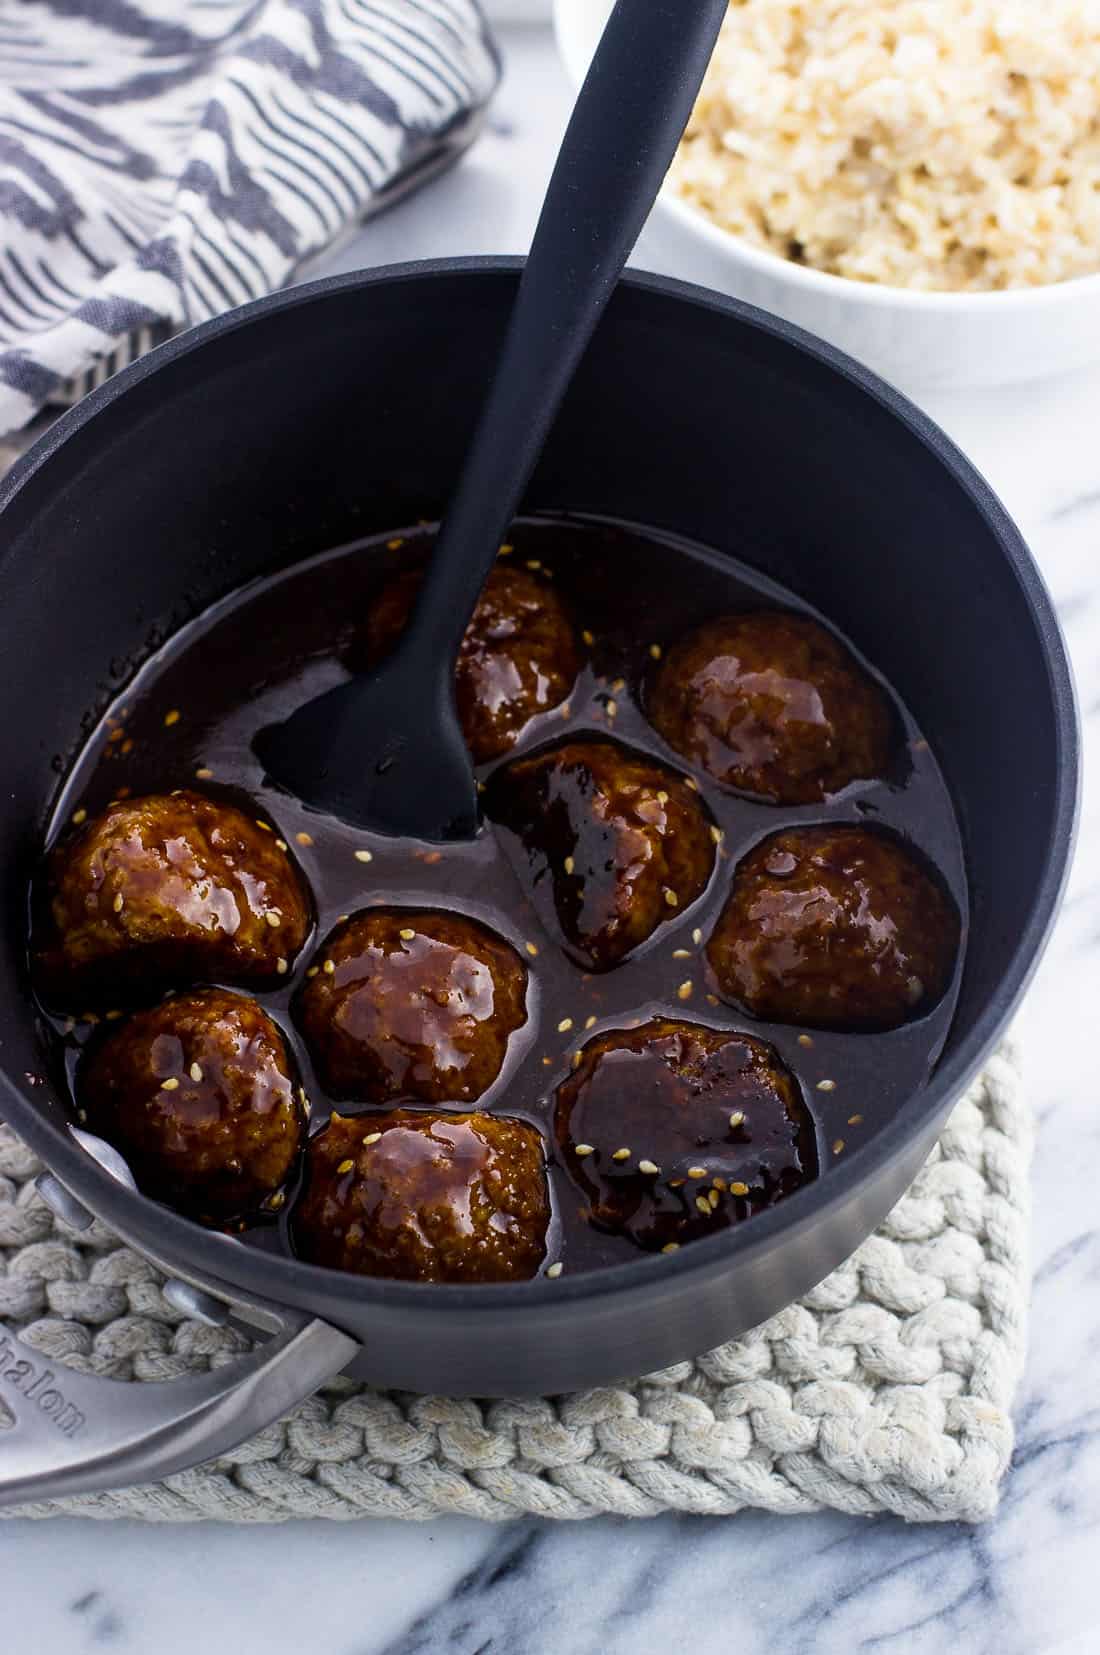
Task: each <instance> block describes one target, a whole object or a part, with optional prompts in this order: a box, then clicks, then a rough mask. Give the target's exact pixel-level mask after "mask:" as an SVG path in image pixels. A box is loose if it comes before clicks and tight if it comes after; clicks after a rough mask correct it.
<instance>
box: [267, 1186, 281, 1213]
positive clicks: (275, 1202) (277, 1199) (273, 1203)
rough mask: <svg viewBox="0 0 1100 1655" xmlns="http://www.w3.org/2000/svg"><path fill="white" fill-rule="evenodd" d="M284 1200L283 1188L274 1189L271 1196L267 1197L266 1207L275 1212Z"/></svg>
mask: <svg viewBox="0 0 1100 1655" xmlns="http://www.w3.org/2000/svg"><path fill="white" fill-rule="evenodd" d="M285 1200H286V1193H285V1191H284V1190H276V1191H275V1194H274V1195H273V1196H271V1198H270V1199H269V1201H268V1203H267V1204H268V1207H269V1208H270V1210H271V1211H272V1212H273V1213H277V1212H278V1211H279V1208H280V1207H281V1206H282V1204H283V1202H284V1201H285Z"/></svg>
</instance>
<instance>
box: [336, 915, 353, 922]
mask: <svg viewBox="0 0 1100 1655" xmlns="http://www.w3.org/2000/svg"><path fill="white" fill-rule="evenodd" d="M349 917H350V916H349V915H348V914H337V916H336V923H337V925H343V923H344V921H345V920H346V919H348V918H349Z"/></svg>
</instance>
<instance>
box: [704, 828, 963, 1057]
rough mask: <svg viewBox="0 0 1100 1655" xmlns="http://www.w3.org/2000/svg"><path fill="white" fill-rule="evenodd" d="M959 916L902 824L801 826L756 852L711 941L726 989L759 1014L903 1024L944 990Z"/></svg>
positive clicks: (814, 1021)
mask: <svg viewBox="0 0 1100 1655" xmlns="http://www.w3.org/2000/svg"><path fill="white" fill-rule="evenodd" d="M958 947H959V916H958V913H957V911H956V909H955V907H954V904H953V903H952V901H951V898H950V897H949V896H948V894H947V892H946V891H945V890H944V888H943V886H942V884H941V882H940V880H939V877H938V875H937V874H936V873H935V872H934V871H933V870H932V869H931V868H930V867H929V866H928V865H927V864H926V863H925V862H924V861H923V859H920V860H918V858H917V856H916V855H914V854H913V852H911V851H910V850H908V849H907V848H906V847H905V845H904V844H903V843H902V841H901V840H900V839H897V838H895V837H894V836H893V835H892V834H889V833H886V832H883V831H876V830H872V829H865V828H860V827H852V826H837V827H808V828H789V829H787V830H786V831H784V832H782V833H773V834H772V835H771V836H770V837H769V838H767V839H765V840H764V841H763V843H762V844H760V845H757V846H756V848H755V849H754V850H753V851H751V852H750V853H749V855H748V856H746V857H745V859H744V861H742V862H741V863H740V864H739V866H738V868H737V873H736V875H735V878H734V882H733V889H732V892H731V894H730V898H729V901H728V902H727V904H726V906H725V909H724V910H723V912H722V915H721V917H720V919H719V921H718V924H717V925H716V927H715V929H714V933H713V935H712V937H711V939H710V941H709V943H708V944H707V958H708V960H709V961H710V965H711V968H712V970H713V972H714V976H715V978H716V980H717V984H718V988H719V991H720V993H721V994H723V995H724V996H725V997H726V998H727V999H729V1000H733V1001H736V1002H737V1003H738V1004H739V1005H742V1006H744V1007H745V1008H746V1009H747V1010H748V1011H750V1012H752V1014H753V1015H754V1016H755V1017H760V1018H764V1019H766V1020H768V1021H770V1022H774V1023H805V1024H811V1025H814V1026H816V1027H818V1028H826V1029H840V1030H847V1029H854V1030H859V1029H892V1028H896V1027H897V1026H898V1025H899V1024H901V1023H904V1022H907V1021H908V1020H909V1019H910V1018H912V1017H917V1016H920V1015H922V1014H923V1013H924V1012H926V1011H928V1010H930V1009H931V1007H932V1006H934V1005H935V1003H936V1002H937V1000H939V999H940V997H941V996H942V994H943V992H944V990H945V989H946V987H947V984H948V982H949V980H950V978H951V973H952V970H953V968H954V964H955V958H956V955H957V952H958Z"/></svg>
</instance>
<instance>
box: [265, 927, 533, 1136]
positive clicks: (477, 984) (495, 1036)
mask: <svg viewBox="0 0 1100 1655" xmlns="http://www.w3.org/2000/svg"><path fill="white" fill-rule="evenodd" d="M526 1000H527V970H526V967H525V966H524V964H523V961H522V960H521V959H520V957H519V955H518V954H517V953H516V951H515V949H514V948H512V947H511V945H510V944H509V943H507V942H505V941H504V940H503V938H501V937H498V936H496V935H495V934H494V933H493V932H492V931H489V930H488V929H487V928H486V927H485V926H483V925H479V924H478V922H477V921H476V920H473V919H469V918H467V917H466V916H465V915H463V914H445V913H421V912H416V911H412V910H409V909H404V908H368V909H365V910H364V911H363V912H361V913H358V914H353V915H352V916H351V918H350V919H347V920H344V921H343V922H342V923H341V924H340V925H338V926H337V927H336V929H335V930H334V931H333V932H332V933H331V935H330V936H329V937H327V938H326V940H325V942H324V943H323V944H322V946H321V949H320V952H319V954H318V955H317V958H316V960H315V961H314V962H313V964H312V965H311V967H310V970H309V973H308V975H307V980H306V983H305V986H304V988H303V990H302V992H301V994H300V996H299V998H298V1002H297V1006H296V1008H295V1016H296V1018H297V1021H298V1024H299V1026H300V1027H301V1030H302V1033H303V1034H304V1036H305V1038H306V1043H307V1045H308V1046H309V1050H310V1054H311V1056H312V1058H313V1062H314V1064H315V1065H316V1068H317V1072H318V1074H319V1075H320V1076H321V1079H322V1082H323V1084H324V1086H325V1088H326V1090H327V1091H329V1092H330V1093H331V1094H332V1095H333V1096H334V1097H341V1098H346V1097H354V1098H357V1099H361V1100H363V1101H365V1102H368V1103H391V1102H394V1101H396V1100H397V1099H400V1098H418V1099H420V1100H422V1101H423V1102H425V1103H475V1102H476V1101H477V1099H478V1098H480V1097H481V1095H482V1093H483V1092H485V1091H487V1090H488V1088H489V1087H490V1086H491V1085H492V1084H493V1082H494V1081H495V1080H496V1078H497V1076H498V1074H499V1073H500V1070H501V1066H502V1065H503V1063H504V1057H505V1053H506V1052H507V1049H508V1041H509V1038H510V1036H511V1035H512V1034H513V1033H514V1032H515V1030H516V1029H518V1028H520V1027H521V1026H522V1024H523V1023H525V1022H526V1020H527V1010H526Z"/></svg>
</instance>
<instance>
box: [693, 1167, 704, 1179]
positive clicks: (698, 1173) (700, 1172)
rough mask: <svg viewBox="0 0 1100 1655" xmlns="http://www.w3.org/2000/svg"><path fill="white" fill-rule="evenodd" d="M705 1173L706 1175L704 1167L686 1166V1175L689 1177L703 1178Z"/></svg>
mask: <svg viewBox="0 0 1100 1655" xmlns="http://www.w3.org/2000/svg"><path fill="white" fill-rule="evenodd" d="M706 1175H707V1169H706V1167H688V1177H689V1178H705V1177H706Z"/></svg>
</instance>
